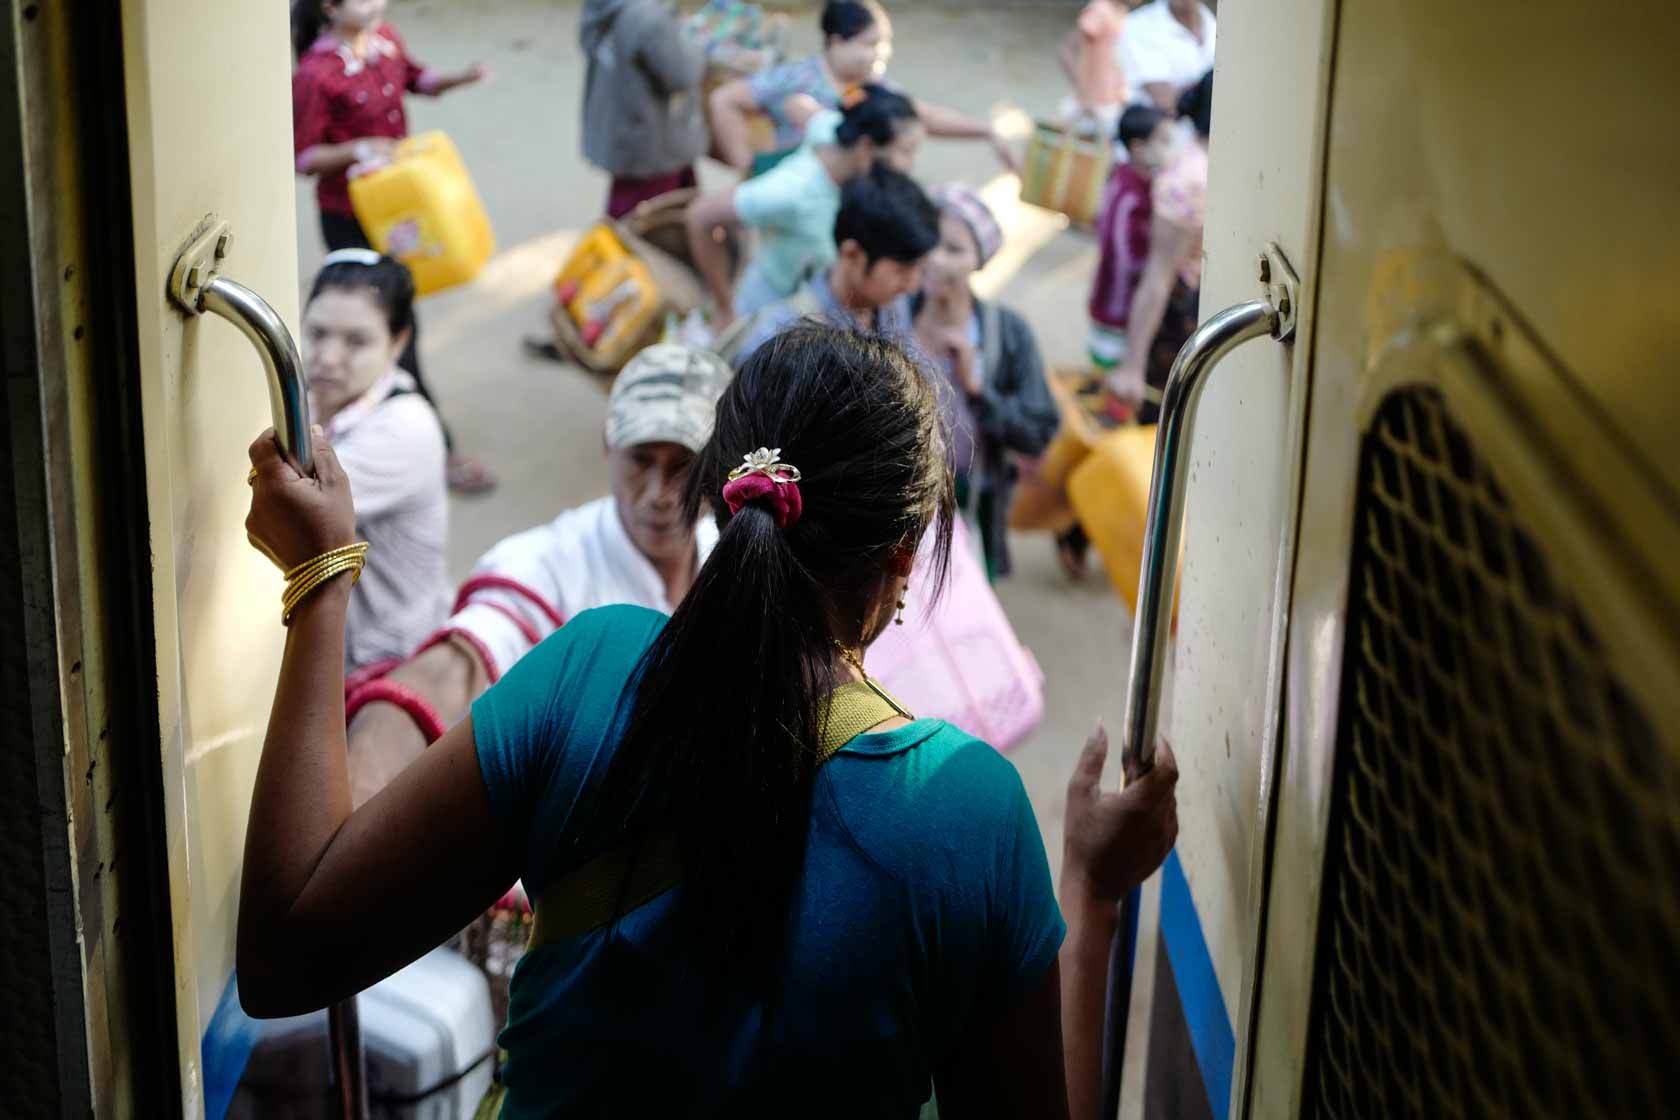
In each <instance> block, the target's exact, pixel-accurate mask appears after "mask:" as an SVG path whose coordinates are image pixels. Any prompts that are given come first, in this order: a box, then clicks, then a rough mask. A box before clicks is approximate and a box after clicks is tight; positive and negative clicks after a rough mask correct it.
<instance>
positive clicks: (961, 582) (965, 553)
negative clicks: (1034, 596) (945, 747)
mask: <svg viewBox="0 0 1680 1120" xmlns="http://www.w3.org/2000/svg"><path fill="white" fill-rule="evenodd" d="M953 529H954V535H953V537H952V539H951V571H950V579H949V582H948V583H947V584H946V586H945V593H944V595H943V596H941V597H940V598H938V599H937V600H936V599H934V598H933V592H932V590H931V589H930V588H929V586H928V582H929V580H930V578H931V574H932V570H933V565H932V564H931V563H929V562H928V561H927V559H926V557H925V556H923V557H922V558H921V559H920V560H919V561H918V563H917V564H916V565H914V567H913V568H912V569H911V572H910V581H909V587H908V588H907V589H906V594H905V607H904V625H903V626H897V625H888V627H887V629H886V632H885V633H884V634H882V635H881V636H880V637H879V638H877V639H876V640H875V644H874V645H872V646H870V647H869V651H868V652H867V653H866V654H865V655H864V667H865V668H867V669H868V670H869V675H870V676H872V677H874V678H875V679H876V680H878V681H880V682H881V685H882V687H884V688H885V689H886V690H887V691H888V692H890V693H892V694H893V696H895V697H897V698H898V700H899V702H900V703H902V704H903V705H904V706H905V707H906V708H908V709H910V714H911V715H914V716H916V717H917V718H920V719H942V720H945V721H946V722H948V723H952V724H955V725H956V726H958V727H960V728H962V729H963V730H964V731H966V732H968V733H969V734H970V735H974V736H976V737H978V738H981V739H984V740H986V742H988V743H990V744H991V745H992V746H994V747H996V748H997V749H998V750H1000V751H1001V750H1008V749H1009V748H1011V747H1013V746H1015V745H1016V744H1018V743H1019V742H1020V741H1021V740H1023V739H1025V738H1026V737H1027V736H1028V735H1030V734H1032V732H1033V729H1034V728H1036V727H1037V726H1038V723H1039V720H1041V719H1042V718H1043V717H1044V673H1043V672H1042V671H1041V670H1040V669H1039V667H1038V662H1036V661H1034V660H1033V656H1032V654H1031V653H1029V652H1028V651H1027V648H1026V647H1025V646H1023V645H1022V644H1021V642H1020V640H1019V639H1018V638H1016V637H1015V631H1014V629H1013V628H1012V627H1011V626H1010V625H1009V619H1008V617H1006V616H1005V615H1004V613H1003V604H1001V603H999V602H998V599H997V595H995V594H994V593H993V592H992V586H991V584H990V583H988V582H987V581H986V569H985V566H984V565H983V564H982V563H981V560H980V556H979V552H978V546H977V544H976V542H975V541H974V539H973V537H972V536H971V535H970V534H969V532H968V528H967V526H966V525H964V524H963V522H962V519H961V518H958V519H957V522H956V524H955V525H954V526H953ZM926 547H927V545H926V542H925V541H924V542H923V551H924V553H925V551H926Z"/></svg>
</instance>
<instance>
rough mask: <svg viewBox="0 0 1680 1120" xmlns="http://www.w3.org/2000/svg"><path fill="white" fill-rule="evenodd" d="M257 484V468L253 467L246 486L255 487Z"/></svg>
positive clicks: (246, 479) (246, 478)
mask: <svg viewBox="0 0 1680 1120" xmlns="http://www.w3.org/2000/svg"><path fill="white" fill-rule="evenodd" d="M256 484H257V468H256V467H252V468H251V473H250V474H248V475H246V476H245V485H247V486H255V485H256Z"/></svg>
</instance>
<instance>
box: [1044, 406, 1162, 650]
mask: <svg viewBox="0 0 1680 1120" xmlns="http://www.w3.org/2000/svg"><path fill="white" fill-rule="evenodd" d="M1154 469H1155V425H1153V424H1140V425H1135V426H1133V427H1129V428H1116V429H1115V430H1114V431H1112V432H1110V433H1109V434H1108V435H1106V436H1103V437H1102V439H1100V440H1098V441H1097V444H1096V446H1095V447H1093V448H1092V449H1091V453H1090V454H1089V455H1087V456H1085V458H1084V459H1083V460H1081V462H1080V464H1079V466H1077V467H1075V468H1074V471H1073V473H1072V474H1071V475H1069V476H1068V484H1067V486H1068V498H1069V500H1071V501H1072V503H1073V509H1074V512H1075V513H1076V514H1078V515H1079V524H1080V525H1081V526H1083V527H1084V529H1085V534H1086V536H1088V537H1090V538H1091V543H1092V544H1093V545H1095V546H1096V548H1097V551H1098V552H1099V553H1101V554H1102V558H1103V567H1105V568H1107V569H1108V578H1109V580H1110V581H1112V582H1113V584H1114V590H1115V591H1118V592H1119V593H1120V598H1122V599H1124V600H1125V601H1126V606H1127V607H1129V608H1130V609H1131V611H1132V613H1133V614H1134V615H1135V614H1136V613H1137V593H1138V576H1139V574H1140V573H1141V571H1142V569H1143V537H1144V531H1145V529H1146V527H1147V525H1148V520H1149V483H1150V479H1151V476H1152V475H1153V473H1154ZM1177 612H1178V604H1177V602H1176V601H1175V602H1174V603H1173V617H1174V618H1175V619H1176V618H1177Z"/></svg>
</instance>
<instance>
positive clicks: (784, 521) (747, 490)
mask: <svg viewBox="0 0 1680 1120" xmlns="http://www.w3.org/2000/svg"><path fill="white" fill-rule="evenodd" d="M761 498H767V499H769V506H770V509H771V510H772V511H773V512H774V513H775V515H776V528H778V529H788V528H792V527H793V526H794V525H795V524H797V523H798V521H799V514H800V512H801V511H802V510H803V509H804V505H803V503H802V502H801V500H800V497H799V483H797V482H778V481H776V480H775V479H772V478H770V477H769V476H767V475H764V474H759V473H757V472H754V473H752V474H744V475H742V476H741V477H740V478H737V479H734V480H733V481H731V482H726V483H724V485H723V501H724V504H725V505H727V506H728V507H729V512H730V513H731V514H737V513H740V512H741V507H742V506H744V505H746V504H748V503H749V502H756V501H758V500H759V499H761Z"/></svg>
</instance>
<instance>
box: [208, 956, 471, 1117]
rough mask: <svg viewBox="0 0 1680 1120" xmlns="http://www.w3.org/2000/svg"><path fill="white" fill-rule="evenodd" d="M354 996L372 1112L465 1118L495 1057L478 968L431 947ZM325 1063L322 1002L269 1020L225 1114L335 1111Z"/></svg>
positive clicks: (309, 1114)
mask: <svg viewBox="0 0 1680 1120" xmlns="http://www.w3.org/2000/svg"><path fill="white" fill-rule="evenodd" d="M356 1006H357V1010H358V1013H359V1015H360V1018H361V1026H362V1048H363V1050H364V1051H365V1053H366V1055H367V1077H368V1100H369V1107H370V1111H371V1113H372V1115H374V1116H376V1117H389V1118H401V1120H456V1118H459V1120H470V1118H471V1117H472V1115H473V1111H474V1110H475V1109H476V1108H477V1107H478V1103H479V1101H480V1100H482V1099H483V1098H484V1094H485V1093H486V1092H488V1091H489V1089H490V1078H491V1074H492V1070H491V1064H492V1063H493V1062H494V1061H495V1045H496V1023H495V1021H494V1019H493V1018H492V1013H491V1010H490V986H489V984H488V982H487V981H486V980H485V979H484V974H483V973H482V972H480V971H479V970H478V968H477V967H476V966H475V965H473V964H471V963H470V962H469V961H467V959H466V958H465V957H462V956H461V955H460V954H459V953H456V952H453V951H452V950H449V949H434V950H433V951H432V952H430V953H428V954H427V955H426V956H424V957H421V958H420V959H419V960H417V961H415V962H414V963H413V964H411V965H409V966H408V967H407V968H405V969H403V970H402V971H400V972H397V973H394V974H393V975H391V976H388V977H386V978H385V979H384V980H381V981H380V982H379V983H378V984H375V985H374V986H373V987H372V988H369V989H368V990H367V991H365V992H363V993H362V994H361V995H360V996H358V997H356ZM330 1068H331V1055H330V1053H329V1047H328V1039H327V1013H326V1012H325V1011H317V1012H314V1013H313V1014H309V1015H299V1016H296V1017H294V1018H289V1019H271V1020H268V1021H266V1022H264V1023H263V1024H262V1036H261V1038H260V1039H259V1040H258V1042H257V1045H256V1048H255V1049H254V1050H252V1052H251V1058H250V1061H249V1062H247V1063H246V1066H245V1076H244V1077H243V1078H242V1079H241V1080H240V1083H239V1089H238V1090H237V1092H235V1094H234V1097H233V1101H232V1103H231V1104H230V1105H229V1106H228V1111H227V1116H228V1117H229V1118H231V1120H263V1118H269V1117H287V1118H293V1120H314V1118H316V1117H319V1118H321V1120H329V1118H332V1117H336V1116H337V1115H338V1112H337V1109H336V1107H335V1106H334V1105H333V1103H332V1094H331V1082H330V1079H329V1076H328V1070H329V1069H330ZM463 1071H465V1074H464V1076H463Z"/></svg>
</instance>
